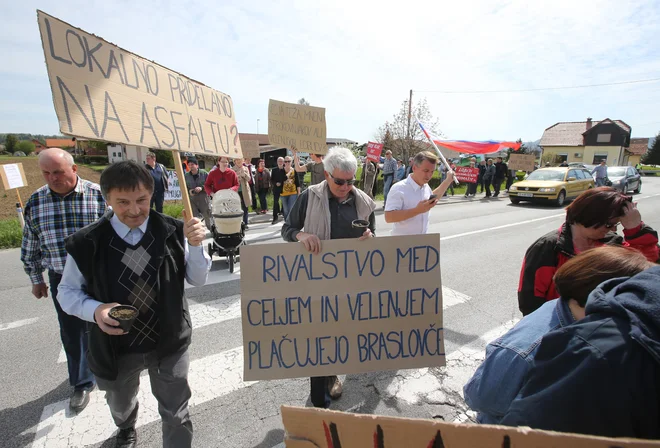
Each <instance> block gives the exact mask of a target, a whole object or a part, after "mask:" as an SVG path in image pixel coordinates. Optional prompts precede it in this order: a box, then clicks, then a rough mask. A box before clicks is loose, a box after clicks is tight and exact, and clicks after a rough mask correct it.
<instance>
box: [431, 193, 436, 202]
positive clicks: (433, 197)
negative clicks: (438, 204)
mask: <svg viewBox="0 0 660 448" xmlns="http://www.w3.org/2000/svg"><path fill="white" fill-rule="evenodd" d="M435 198H437V196H436V195H434V194H432V195H431V196H429V201H432V200H434V199H435Z"/></svg>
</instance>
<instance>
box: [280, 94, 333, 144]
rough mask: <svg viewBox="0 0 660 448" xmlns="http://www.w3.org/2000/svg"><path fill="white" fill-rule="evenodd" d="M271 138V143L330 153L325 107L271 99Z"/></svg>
mask: <svg viewBox="0 0 660 448" xmlns="http://www.w3.org/2000/svg"><path fill="white" fill-rule="evenodd" d="M268 141H269V143H270V144H271V145H275V146H281V147H284V148H288V149H292V147H294V146H295V148H296V150H297V151H299V152H308V153H310V154H326V153H327V152H328V145H327V140H326V128H325V109H324V108H322V107H313V106H303V105H301V104H291V103H284V102H282V101H276V100H270V102H269V103H268Z"/></svg>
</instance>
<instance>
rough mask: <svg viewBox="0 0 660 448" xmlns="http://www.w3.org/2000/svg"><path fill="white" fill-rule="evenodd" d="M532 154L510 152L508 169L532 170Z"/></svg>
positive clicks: (533, 160)
mask: <svg viewBox="0 0 660 448" xmlns="http://www.w3.org/2000/svg"><path fill="white" fill-rule="evenodd" d="M535 161H536V156H535V155H534V154H511V157H509V161H508V162H507V166H508V167H509V169H510V170H520V171H534V162H535Z"/></svg>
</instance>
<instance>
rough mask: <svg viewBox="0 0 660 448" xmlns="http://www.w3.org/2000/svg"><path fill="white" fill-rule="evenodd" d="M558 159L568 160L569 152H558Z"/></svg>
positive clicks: (560, 160)
mask: <svg viewBox="0 0 660 448" xmlns="http://www.w3.org/2000/svg"><path fill="white" fill-rule="evenodd" d="M557 160H559V163H562V162H566V161H567V160H568V154H557Z"/></svg>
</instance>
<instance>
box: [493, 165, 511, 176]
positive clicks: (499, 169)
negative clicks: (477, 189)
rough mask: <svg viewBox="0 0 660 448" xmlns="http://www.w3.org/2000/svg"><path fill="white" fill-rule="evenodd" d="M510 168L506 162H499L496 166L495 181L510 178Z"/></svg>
mask: <svg viewBox="0 0 660 448" xmlns="http://www.w3.org/2000/svg"><path fill="white" fill-rule="evenodd" d="M508 172H509V168H508V167H507V165H506V163H504V162H497V163H496V164H495V179H504V178H505V177H507V176H508V174H507V173H508Z"/></svg>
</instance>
